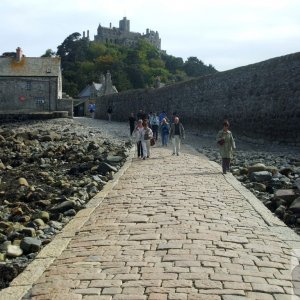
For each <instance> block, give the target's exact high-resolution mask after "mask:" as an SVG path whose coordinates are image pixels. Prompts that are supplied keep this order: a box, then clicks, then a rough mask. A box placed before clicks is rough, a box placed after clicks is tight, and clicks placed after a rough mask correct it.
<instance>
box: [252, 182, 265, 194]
mask: <svg viewBox="0 0 300 300" xmlns="http://www.w3.org/2000/svg"><path fill="white" fill-rule="evenodd" d="M252 187H253V188H254V189H255V190H256V191H259V192H265V191H266V185H265V184H263V183H258V182H253V186H252Z"/></svg>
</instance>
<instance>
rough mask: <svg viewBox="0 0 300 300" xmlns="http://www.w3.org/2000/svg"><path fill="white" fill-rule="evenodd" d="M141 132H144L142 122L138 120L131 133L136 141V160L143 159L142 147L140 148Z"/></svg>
mask: <svg viewBox="0 0 300 300" xmlns="http://www.w3.org/2000/svg"><path fill="white" fill-rule="evenodd" d="M143 130H144V128H143V120H138V121H137V125H136V127H135V129H134V131H133V135H134V137H135V140H136V147H137V154H138V158H143V147H142V131H143Z"/></svg>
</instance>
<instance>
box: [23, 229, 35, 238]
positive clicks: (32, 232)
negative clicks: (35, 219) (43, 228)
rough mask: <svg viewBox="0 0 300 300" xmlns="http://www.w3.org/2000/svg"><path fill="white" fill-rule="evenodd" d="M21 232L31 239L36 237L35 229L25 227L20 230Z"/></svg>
mask: <svg viewBox="0 0 300 300" xmlns="http://www.w3.org/2000/svg"><path fill="white" fill-rule="evenodd" d="M21 232H22V233H23V234H24V235H26V236H31V237H33V236H36V233H35V229H34V228H31V227H25V228H23V229H22V231H21Z"/></svg>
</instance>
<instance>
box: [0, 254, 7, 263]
mask: <svg viewBox="0 0 300 300" xmlns="http://www.w3.org/2000/svg"><path fill="white" fill-rule="evenodd" d="M5 260H6V254H5V253H0V262H1V261H5Z"/></svg>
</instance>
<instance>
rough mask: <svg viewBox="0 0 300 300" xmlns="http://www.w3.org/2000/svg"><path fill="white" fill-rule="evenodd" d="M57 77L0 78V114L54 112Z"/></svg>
mask: <svg viewBox="0 0 300 300" xmlns="http://www.w3.org/2000/svg"><path fill="white" fill-rule="evenodd" d="M57 90H58V81H57V77H9V76H1V77H0V113H15V112H24V113H26V112H45V111H48V112H49V111H54V110H57V108H56V101H57V95H58V91H57Z"/></svg>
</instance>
